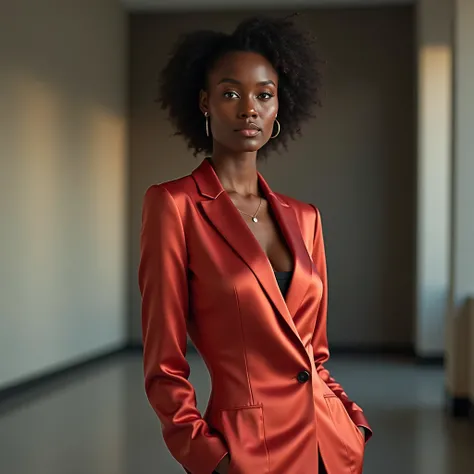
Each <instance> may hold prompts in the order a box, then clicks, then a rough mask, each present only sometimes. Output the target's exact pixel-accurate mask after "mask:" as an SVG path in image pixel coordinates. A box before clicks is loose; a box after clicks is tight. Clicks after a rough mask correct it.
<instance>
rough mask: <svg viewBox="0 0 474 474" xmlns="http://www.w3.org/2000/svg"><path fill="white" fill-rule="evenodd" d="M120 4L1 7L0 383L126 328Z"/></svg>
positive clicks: (115, 339)
mask: <svg viewBox="0 0 474 474" xmlns="http://www.w3.org/2000/svg"><path fill="white" fill-rule="evenodd" d="M126 45H127V23H126V15H125V13H124V12H123V11H122V9H121V8H120V6H119V5H118V2H117V1H116V0H75V1H68V2H64V1H62V0H43V1H41V2H31V1H27V0H16V1H14V2H3V3H2V7H1V12H0V71H1V73H0V104H1V106H0V133H1V135H0V159H1V174H0V203H1V217H2V223H1V242H2V245H1V250H0V252H1V254H0V258H1V262H0V267H1V269H2V271H1V276H0V279H1V280H0V318H1V329H0V388H2V387H5V386H7V385H10V384H13V383H17V382H20V381H21V380H23V379H24V378H28V377H31V376H35V375H39V374H41V373H43V372H44V371H49V370H52V369H56V368H59V367H61V366H63V365H67V364H70V363H72V362H75V361H78V360H81V359H83V358H84V357H87V356H89V355H93V354H94V353H96V352H97V351H99V350H100V351H102V350H106V349H108V348H112V347H116V346H117V345H119V344H121V343H123V342H124V341H125V338H126V327H125V324H124V323H125V319H126V291H125V288H126V286H125V285H126V279H125V274H126V257H127V255H126V220H125V219H126V217H127V212H126V211H127V197H128V196H127V192H126V189H127V188H126V184H127V183H126V171H127V162H126V158H127V157H126V145H127V141H126V133H127V123H126V95H127V88H126V66H127V65H126V58H127V53H126V47H127V46H126Z"/></svg>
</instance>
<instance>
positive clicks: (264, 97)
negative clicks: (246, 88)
mask: <svg viewBox="0 0 474 474" xmlns="http://www.w3.org/2000/svg"><path fill="white" fill-rule="evenodd" d="M259 97H260V98H261V99H264V100H268V99H271V98H272V97H273V94H270V93H269V92H262V93H261V94H260V95H259Z"/></svg>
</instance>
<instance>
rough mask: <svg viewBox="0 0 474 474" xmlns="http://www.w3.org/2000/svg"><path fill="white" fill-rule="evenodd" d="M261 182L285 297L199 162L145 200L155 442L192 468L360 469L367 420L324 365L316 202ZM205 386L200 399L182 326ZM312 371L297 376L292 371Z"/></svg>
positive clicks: (282, 473)
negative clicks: (200, 402)
mask: <svg viewBox="0 0 474 474" xmlns="http://www.w3.org/2000/svg"><path fill="white" fill-rule="evenodd" d="M259 185H260V188H261V190H262V192H263V194H264V195H265V198H266V199H267V201H268V204H269V206H270V208H271V210H272V212H273V214H274V216H275V219H276V222H277V224H278V225H279V226H280V228H281V230H282V233H283V236H284V238H285V239H286V241H287V243H288V246H289V249H290V251H291V253H292V256H293V258H294V272H293V277H292V280H291V283H290V287H289V289H288V292H287V295H286V299H285V298H284V297H283V295H282V294H281V292H280V290H279V288H278V284H277V281H276V278H275V275H274V273H273V269H272V267H271V265H270V262H269V261H268V259H267V257H266V255H265V253H264V252H263V250H262V249H261V247H260V245H259V243H258V242H257V240H256V239H255V237H254V236H253V234H252V232H251V231H250V229H249V228H248V226H247V224H246V223H245V221H244V220H243V218H242V216H241V215H240V213H239V212H238V210H237V209H236V208H235V206H234V204H233V203H232V201H231V200H230V198H229V196H228V194H227V193H226V192H225V191H224V190H223V188H222V185H221V183H220V181H219V179H218V177H217V175H216V173H215V172H214V169H213V168H212V166H211V164H210V163H209V161H208V160H207V159H206V160H204V161H203V162H202V163H201V165H200V166H199V167H198V168H197V169H196V170H194V172H193V173H192V175H190V176H186V177H183V178H180V179H178V180H174V181H171V182H167V183H162V184H160V185H153V186H151V187H150V188H149V189H148V190H147V192H146V194H145V198H144V202H143V213H142V230H141V245H140V265H139V271H138V277H139V286H140V291H141V294H142V327H143V343H144V375H145V389H146V393H147V396H148V399H149V401H150V404H151V405H152V407H153V408H154V410H155V411H156V413H157V415H158V417H159V418H160V420H161V424H162V429H163V436H164V439H165V442H166V444H167V446H168V448H169V450H170V452H171V453H172V455H173V456H174V457H175V459H176V460H177V461H178V462H179V463H181V464H182V465H183V467H184V468H185V470H186V471H187V472H188V473H191V474H211V473H212V472H213V470H214V468H215V467H216V466H217V464H218V463H219V461H220V460H221V459H222V458H223V456H225V454H226V453H227V452H229V453H230V456H231V465H230V470H229V473H230V474H264V473H273V474H317V473H318V454H319V450H320V453H321V456H322V458H323V460H324V463H325V465H326V468H327V471H328V473H329V474H359V473H361V472H362V464H363V454H364V445H365V441H364V439H363V436H362V434H361V433H360V431H359V429H358V428H357V426H356V425H360V426H365V427H367V429H368V430H369V436H370V433H371V432H370V428H369V425H368V423H367V421H366V419H365V417H364V414H363V412H362V410H361V409H360V408H359V407H358V406H357V405H356V404H355V403H354V402H352V401H351V400H350V399H349V398H348V396H347V395H346V393H345V392H344V390H343V389H342V387H341V386H340V385H339V384H338V383H337V382H336V381H335V380H334V378H332V377H331V375H330V374H329V372H328V371H327V370H326V369H325V367H324V363H325V362H326V361H327V360H328V357H329V352H328V344H327V338H326V309H327V281H326V261H325V253H324V244H323V234H322V229H321V218H320V215H319V212H318V211H317V209H316V208H315V207H313V206H312V205H310V204H305V203H302V202H299V201H296V200H294V199H291V198H288V197H284V196H282V195H280V194H277V193H274V192H273V191H272V190H271V189H270V187H269V186H268V184H267V183H266V182H265V180H264V179H263V177H262V176H261V175H260V174H259ZM186 331H188V332H189V336H190V338H191V340H192V341H193V343H194V345H195V347H196V349H197V350H198V351H199V353H200V354H201V356H202V357H203V359H204V362H205V363H206V365H207V367H208V369H209V373H210V376H211V382H212V392H211V396H210V399H209V403H208V406H207V409H206V411H205V413H204V414H203V415H202V416H201V413H200V412H199V411H198V410H197V408H196V399H195V392H194V389H193V387H192V385H191V384H190V383H189V381H188V377H189V372H190V369H189V365H188V363H187V361H186V358H185V352H186V344H187V336H186ZM302 371H307V372H308V373H309V374H310V377H309V380H308V381H307V382H306V383H302V382H301V381H298V378H297V376H298V374H299V373H300V372H302Z"/></svg>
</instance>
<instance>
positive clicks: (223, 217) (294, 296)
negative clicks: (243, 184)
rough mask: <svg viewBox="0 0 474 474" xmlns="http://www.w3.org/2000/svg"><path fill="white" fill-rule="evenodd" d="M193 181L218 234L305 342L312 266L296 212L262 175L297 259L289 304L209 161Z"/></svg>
mask: <svg viewBox="0 0 474 474" xmlns="http://www.w3.org/2000/svg"><path fill="white" fill-rule="evenodd" d="M192 177H193V178H194V180H195V182H196V185H197V187H198V189H199V192H200V194H201V195H202V196H204V197H206V198H208V199H205V200H202V201H201V202H200V203H199V205H200V207H201V208H202V210H203V211H204V213H205V214H206V215H207V217H208V219H209V220H210V221H211V223H212V225H213V226H214V227H215V228H216V230H217V231H218V232H219V233H220V234H221V235H222V237H223V238H224V239H225V240H226V241H227V243H228V244H229V245H230V246H231V247H232V248H233V249H234V250H235V252H236V253H237V254H238V255H239V256H240V257H241V258H242V260H243V261H244V262H245V263H246V264H247V265H248V267H249V268H250V269H251V270H252V272H253V273H254V275H255V276H256V278H257V279H258V281H259V282H260V284H261V286H262V288H263V290H264V292H265V293H266V295H267V297H268V298H269V299H270V300H271V302H272V303H273V305H274V306H275V308H276V309H277V310H278V313H279V314H280V315H281V316H282V317H283V319H284V320H285V321H286V323H287V324H288V325H289V327H290V329H291V330H292V332H293V333H294V335H295V336H296V337H297V338H298V339H299V341H300V342H302V341H301V338H300V335H299V333H298V329H297V319H296V315H297V311H298V309H299V307H300V306H301V303H302V301H303V298H304V296H305V294H306V291H307V289H308V285H309V281H310V278H311V274H312V264H311V259H310V257H309V255H308V252H307V250H306V246H305V243H304V241H303V238H302V235H301V230H300V226H299V224H298V220H297V217H296V214H295V211H294V210H293V208H292V207H291V206H290V205H289V204H288V203H287V202H286V201H285V200H284V199H283V198H282V197H281V196H278V195H276V194H275V193H274V192H273V191H272V190H271V188H270V186H269V185H268V183H267V182H266V181H265V179H264V178H263V176H262V175H261V174H260V173H258V182H259V186H260V189H261V190H262V193H263V195H264V196H265V198H266V199H267V201H268V204H269V206H270V209H271V211H272V212H273V214H274V216H275V219H276V222H277V224H278V225H279V227H280V229H281V231H282V234H283V237H284V238H285V240H286V242H287V245H288V247H289V249H290V252H291V254H292V257H293V262H294V269H293V277H292V280H291V284H290V287H289V289H288V293H287V295H286V300H285V298H283V295H282V294H281V292H280V289H279V287H278V283H277V281H276V278H275V274H274V271H273V268H272V266H271V264H270V261H269V260H268V258H267V256H266V254H265V252H264V251H263V249H262V247H261V246H260V244H259V243H258V241H257V239H256V238H255V237H254V235H253V233H252V232H251V230H250V229H249V228H248V225H247V224H246V223H245V221H244V220H243V219H242V216H241V215H240V213H239V211H238V210H237V208H236V207H235V205H234V204H233V202H232V200H231V199H230V197H229V196H228V194H227V193H226V192H225V190H224V188H223V187H222V184H221V182H220V180H219V178H218V176H217V174H216V172H215V170H214V168H213V166H212V164H211V163H210V161H209V159H207V158H206V159H205V160H203V162H202V163H201V164H200V165H199V166H198V167H197V168H196V169H195V170H194V171H193V173H192Z"/></svg>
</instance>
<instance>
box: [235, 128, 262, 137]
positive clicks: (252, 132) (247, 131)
mask: <svg viewBox="0 0 474 474" xmlns="http://www.w3.org/2000/svg"><path fill="white" fill-rule="evenodd" d="M237 132H238V133H240V134H241V135H243V136H244V137H255V136H256V135H258V134H259V133H260V130H258V129H256V128H243V129H241V130H237Z"/></svg>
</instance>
